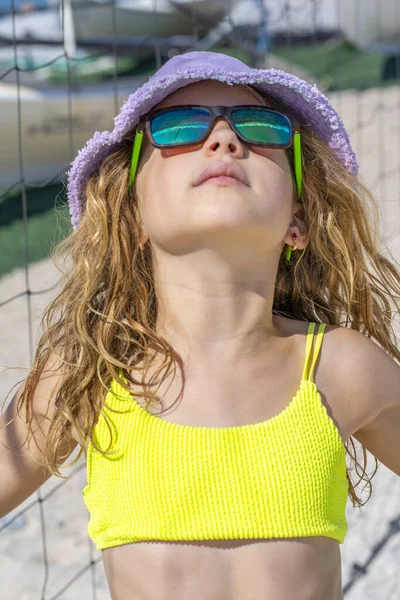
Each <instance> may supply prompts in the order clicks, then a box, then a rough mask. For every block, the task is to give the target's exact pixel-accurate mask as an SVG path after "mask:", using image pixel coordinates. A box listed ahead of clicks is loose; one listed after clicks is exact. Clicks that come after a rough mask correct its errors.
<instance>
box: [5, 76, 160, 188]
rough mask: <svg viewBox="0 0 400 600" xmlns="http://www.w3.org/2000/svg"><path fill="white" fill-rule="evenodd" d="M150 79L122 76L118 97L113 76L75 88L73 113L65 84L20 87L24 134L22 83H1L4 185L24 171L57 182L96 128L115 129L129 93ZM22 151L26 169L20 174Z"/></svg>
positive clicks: (36, 180)
mask: <svg viewBox="0 0 400 600" xmlns="http://www.w3.org/2000/svg"><path fill="white" fill-rule="evenodd" d="M147 80H148V75H143V76H141V77H139V76H138V77H134V78H129V79H128V78H125V79H123V80H120V81H119V82H118V87H117V91H118V95H117V101H116V102H115V97H114V94H115V89H114V85H113V83H112V81H107V82H101V83H99V84H96V85H93V86H88V85H87V84H86V85H85V87H82V88H81V89H80V90H79V89H78V90H76V89H72V90H71V107H72V114H71V115H70V114H69V110H68V96H67V93H66V90H65V89H59V90H57V89H51V88H50V89H40V88H36V89H35V88H33V87H27V86H20V100H21V103H20V105H21V136H19V131H18V102H17V93H18V88H17V86H16V85H15V84H9V83H0V107H1V127H0V138H1V144H0V187H2V188H4V187H5V188H8V187H10V186H12V185H13V184H15V183H17V182H18V181H19V180H20V179H21V177H22V176H23V177H24V179H25V182H26V183H27V184H32V185H35V184H36V185H37V184H44V183H45V182H46V181H48V180H50V179H52V178H54V182H58V181H59V179H60V178H61V179H65V178H64V177H63V174H64V173H65V172H66V170H68V166H69V164H70V162H71V161H72V160H73V158H74V157H75V156H76V154H77V153H78V150H80V149H81V148H82V147H83V146H84V145H85V143H86V141H87V140H88V139H89V138H90V137H92V135H93V133H94V132H95V131H103V130H108V131H111V130H112V129H113V127H114V123H113V119H114V116H115V114H116V110H117V112H118V111H119V110H120V108H121V106H122V104H123V102H124V101H125V100H127V98H128V96H129V94H131V93H133V92H134V91H135V90H136V89H137V88H138V87H139V86H141V85H143V84H144V83H145V82H146V81H147ZM116 105H117V106H116ZM70 129H71V131H72V139H71V147H70V134H69V132H70ZM19 137H21V140H22V143H21V148H19ZM19 151H21V154H22V165H23V174H21V173H20V167H19Z"/></svg>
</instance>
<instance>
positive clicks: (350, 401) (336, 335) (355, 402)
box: [289, 321, 399, 439]
mask: <svg viewBox="0 0 400 600" xmlns="http://www.w3.org/2000/svg"><path fill="white" fill-rule="evenodd" d="M317 325H318V324H317ZM308 326H309V323H308V322H305V321H292V323H291V324H290V326H289V327H291V328H292V329H291V331H292V333H294V334H296V337H297V338H298V342H299V345H298V351H299V353H300V354H299V357H300V358H301V357H303V356H304V348H305V339H306V336H307V331H308ZM317 331H318V326H316V327H315V328H314V336H315V335H316V333H317ZM382 362H384V363H385V365H386V369H387V370H388V371H387V372H389V370H390V369H394V368H397V369H399V367H398V366H397V365H396V363H395V361H394V360H393V359H391V358H390V357H389V356H388V355H387V354H386V353H385V352H384V351H383V350H382V349H381V348H380V347H379V346H378V345H377V344H376V343H375V342H374V341H372V340H371V339H370V338H368V337H367V336H366V335H364V334H363V333H361V332H359V331H357V330H355V329H350V328H347V327H343V326H341V325H331V324H328V323H327V324H326V327H325V330H324V336H323V340H322V345H321V348H320V352H319V356H318V360H317V363H316V371H315V374H314V376H315V383H316V385H317V388H318V390H319V391H320V392H321V393H322V399H323V401H324V400H325V402H326V404H327V406H329V407H330V408H331V409H332V410H333V412H334V413H335V414H336V415H337V419H338V421H340V423H342V427H343V430H344V429H345V430H346V432H347V433H348V434H350V435H354V434H355V432H357V431H358V430H359V429H360V428H361V427H362V426H363V425H365V424H366V423H368V422H370V421H371V420H372V419H373V418H374V416H375V415H376V414H377V413H378V412H379V410H382V407H381V406H380V405H381V404H382V400H380V398H382V394H378V393H377V392H376V389H377V385H378V384H377V381H378V380H379V379H380V377H379V376H378V368H377V366H378V365H380V367H379V368H380V369H382ZM347 437H348V436H346V439H347Z"/></svg>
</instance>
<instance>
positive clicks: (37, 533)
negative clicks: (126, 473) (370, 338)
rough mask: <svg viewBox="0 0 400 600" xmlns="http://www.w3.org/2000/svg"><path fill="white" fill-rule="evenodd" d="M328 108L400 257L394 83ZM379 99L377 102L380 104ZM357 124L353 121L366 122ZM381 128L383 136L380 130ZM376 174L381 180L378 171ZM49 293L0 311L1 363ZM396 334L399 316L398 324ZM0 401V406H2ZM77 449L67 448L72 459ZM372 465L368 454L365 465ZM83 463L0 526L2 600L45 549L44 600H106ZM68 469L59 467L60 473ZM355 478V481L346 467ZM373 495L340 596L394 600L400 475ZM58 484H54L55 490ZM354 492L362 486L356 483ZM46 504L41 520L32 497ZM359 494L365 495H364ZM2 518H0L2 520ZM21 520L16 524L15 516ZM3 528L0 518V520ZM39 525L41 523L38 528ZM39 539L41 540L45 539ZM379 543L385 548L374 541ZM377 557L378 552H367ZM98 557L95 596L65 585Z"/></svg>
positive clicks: (21, 590) (24, 355)
mask: <svg viewBox="0 0 400 600" xmlns="http://www.w3.org/2000/svg"><path fill="white" fill-rule="evenodd" d="M331 98H332V101H333V103H334V105H335V108H336V109H337V110H338V112H339V114H340V115H341V117H342V119H343V121H344V123H345V125H346V127H347V128H348V130H349V132H350V137H351V140H352V144H353V148H354V150H355V152H356V154H357V156H358V161H359V163H360V165H361V174H362V175H363V176H364V177H366V179H367V181H368V183H369V184H370V185H371V186H372V189H373V191H374V193H375V194H376V196H377V198H378V200H379V204H380V209H381V215H382V223H381V240H382V243H383V244H387V248H388V250H389V251H390V252H391V254H392V256H393V257H395V258H396V260H397V261H399V256H400V253H399V251H400V232H399V225H400V171H399V163H400V144H399V115H400V112H399V109H398V107H399V105H400V104H399V100H400V87H392V88H387V89H386V90H384V91H383V92H382V91H381V90H376V91H375V90H371V91H367V92H365V93H353V92H345V93H340V94H339V93H338V94H333V95H331ZM379 102H381V103H382V104H383V106H384V108H383V109H379V108H378V103H379ZM364 121H365V124H364V125H363V126H362V127H358V126H357V123H358V122H364ZM382 131H383V134H382ZM380 173H381V181H380V183H379V174H380ZM59 277H60V274H59V273H58V271H56V269H55V268H54V266H53V264H52V262H51V260H50V259H47V260H43V261H41V262H40V263H36V264H31V265H29V286H30V288H31V290H32V292H36V291H40V290H43V289H46V288H50V287H51V286H53V285H55V283H56V282H57V281H58V280H59ZM25 289H26V281H25V272H24V271H23V270H19V269H18V270H15V271H14V272H13V273H11V274H10V275H7V276H6V277H4V278H3V279H2V280H0V303H1V302H3V301H4V300H5V299H7V298H11V297H12V296H14V295H16V294H18V293H21V292H23V291H24V290H25ZM55 294H56V291H52V292H48V293H46V294H43V295H37V296H35V295H33V296H31V306H30V307H29V304H28V300H29V298H28V297H27V296H26V295H25V296H22V297H20V298H18V299H16V300H14V301H12V302H10V303H8V304H6V305H5V306H4V307H2V308H1V309H0V326H1V327H0V330H1V343H0V363H1V364H2V365H9V366H14V365H18V366H22V367H26V368H29V366H30V365H31V361H32V358H33V354H34V349H35V348H36V343H37V340H38V337H37V332H38V327H39V323H40V318H41V316H42V314H43V311H44V308H45V306H46V305H47V304H48V303H49V301H50V300H51V298H53V297H54V295H55ZM29 311H31V318H32V325H33V331H32V332H31V333H32V336H33V340H32V347H31V346H30V343H31V342H30V338H29V333H30V332H29V328H28V314H29ZM395 331H396V333H397V335H399V328H398V321H397V325H396V329H395ZM25 377H26V373H25V372H12V371H11V372H3V373H2V374H1V377H0V391H1V399H2V402H3V401H4V400H5V398H6V395H7V394H9V397H8V400H7V402H6V404H7V403H8V401H10V400H11V398H12V396H13V392H12V390H11V388H12V386H13V385H14V384H16V383H18V382H19V381H20V380H23V379H25ZM3 410H4V407H3V406H2V407H1V409H0V412H3ZM76 454H77V451H75V452H74V453H73V455H72V456H73V457H74V456H76ZM357 457H358V460H359V462H362V453H361V446H360V445H357ZM373 466H374V461H373V459H372V456H371V455H370V454H369V463H368V467H369V468H368V472H369V473H371V471H372V468H373ZM77 468H80V470H79V471H78V472H77V473H76V474H75V475H74V477H73V479H72V480H70V481H64V480H60V479H57V478H55V477H53V478H51V479H50V480H49V481H47V482H46V484H44V485H43V486H42V487H41V488H40V492H35V493H34V494H33V495H32V496H31V497H30V498H28V499H27V500H26V501H25V502H24V503H23V504H22V505H21V506H20V507H19V508H18V509H16V510H15V511H13V512H12V513H10V515H9V517H12V516H14V515H15V514H17V513H18V512H20V511H21V510H22V509H23V508H26V507H28V506H30V505H31V504H33V506H32V507H31V508H30V509H29V510H28V511H27V513H26V515H25V523H24V522H22V527H21V528H18V529H10V528H7V529H4V530H3V531H2V532H1V533H0V557H1V563H0V565H1V566H0V598H2V599H4V600H36V599H37V600H39V598H42V595H41V592H42V587H43V583H44V581H45V577H46V571H45V567H44V564H45V556H46V554H47V561H48V565H49V566H48V581H47V588H46V591H45V593H44V594H43V597H44V598H46V599H50V598H53V596H55V595H56V593H57V592H59V591H60V590H61V589H62V588H63V587H64V586H66V587H67V590H66V591H65V592H63V593H62V594H60V595H59V596H58V597H59V598H61V599H62V600H76V598H79V599H81V598H82V599H85V600H86V599H89V598H92V597H93V598H95V597H96V598H97V600H109V598H110V595H109V591H108V585H107V582H106V579H105V574H104V567H103V565H102V563H101V553H100V552H97V551H96V549H95V547H94V544H93V543H92V542H91V540H90V539H89V538H88V536H87V522H88V513H87V511H86V507H85V505H84V502H83V499H82V496H81V490H82V488H83V487H84V486H85V485H86V473H85V468H84V457H82V458H81V460H80V462H79V465H78V467H74V469H77ZM70 473H71V470H69V471H64V475H68V474H70ZM351 476H352V480H353V482H356V481H357V476H356V473H355V471H354V470H353V471H352V475H351ZM372 484H373V495H372V499H371V500H370V501H369V502H368V503H367V505H366V506H365V507H364V508H363V509H362V510H361V513H360V511H359V510H355V509H353V508H352V505H351V502H348V505H347V519H348V523H349V532H348V535H347V537H346V540H345V543H344V544H343V545H342V546H341V552H342V574H343V587H344V588H345V587H346V586H347V585H348V584H349V582H350V581H351V579H352V577H353V573H352V566H353V564H354V563H358V565H365V563H366V562H367V561H368V560H369V561H370V564H369V566H368V568H367V571H366V574H365V575H362V577H361V578H360V579H359V580H358V581H357V582H355V583H354V585H353V586H352V587H351V589H349V591H348V593H346V594H345V598H348V599H349V600H367V599H371V600H395V599H399V598H400V571H399V563H400V535H399V534H397V535H396V534H395V533H393V534H392V535H391V536H388V540H387V542H386V543H385V542H384V539H385V537H386V536H387V534H388V531H389V528H390V521H391V519H399V518H400V478H399V477H397V476H396V475H394V474H393V473H392V472H391V471H389V470H388V469H387V468H386V467H384V466H383V465H381V466H380V467H379V470H378V473H377V475H376V476H375V477H374V478H373V481H372ZM59 486H60V488H59V489H58V490H57V488H58V487H59ZM357 490H358V493H359V494H361V488H360V486H358V488H357ZM52 492H54V494H53V495H51V496H50V494H51V493H52ZM39 495H40V498H42V499H44V498H45V497H46V496H47V495H49V497H48V498H46V499H45V501H44V502H43V504H42V506H43V515H44V519H43V522H42V521H41V512H40V510H39V509H40V504H39V503H38V502H37V500H38V498H39ZM363 497H364V499H366V494H364V496H363ZM4 521H5V520H3V524H4ZM20 525H21V523H20ZM0 527H1V521H0ZM42 527H43V529H42ZM43 540H45V543H44V541H43ZM380 542H383V545H382V548H380V549H376V550H375V551H374V548H375V547H376V546H377V545H378V544H379V543H380ZM374 554H375V555H376V556H375V557H374V558H373V556H374ZM91 559H94V560H99V559H100V562H98V563H97V564H96V571H97V577H96V580H97V596H94V595H92V572H91V569H90V568H88V569H87V570H86V571H85V572H84V574H83V575H81V576H80V577H79V578H78V579H77V580H76V581H75V582H74V583H72V584H71V585H70V586H68V585H67V584H68V582H70V581H71V580H72V579H73V578H74V577H76V576H77V574H78V573H79V572H80V571H82V570H83V569H84V568H85V567H88V566H89V564H90V560H91Z"/></svg>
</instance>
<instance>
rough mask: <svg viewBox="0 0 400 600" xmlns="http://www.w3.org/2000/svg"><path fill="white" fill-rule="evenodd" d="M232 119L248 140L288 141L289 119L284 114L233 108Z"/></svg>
mask: <svg viewBox="0 0 400 600" xmlns="http://www.w3.org/2000/svg"><path fill="white" fill-rule="evenodd" d="M232 119H233V122H234V123H235V125H236V127H237V128H238V130H239V132H240V133H241V134H242V136H243V137H245V138H246V139H248V140H249V141H253V142H261V143H263V142H264V143H266V144H277V145H281V144H288V143H289V141H290V129H291V127H290V121H289V119H288V118H287V117H285V116H284V115H280V114H277V113H273V112H267V111H266V110H259V109H257V108H249V109H247V108H246V109H239V110H235V112H233V113H232Z"/></svg>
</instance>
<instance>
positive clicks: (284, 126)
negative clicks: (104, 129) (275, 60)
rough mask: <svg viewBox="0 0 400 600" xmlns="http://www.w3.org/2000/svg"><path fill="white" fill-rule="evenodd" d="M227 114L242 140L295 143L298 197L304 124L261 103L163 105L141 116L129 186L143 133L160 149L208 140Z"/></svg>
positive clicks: (286, 145)
mask: <svg viewBox="0 0 400 600" xmlns="http://www.w3.org/2000/svg"><path fill="white" fill-rule="evenodd" d="M219 116H223V117H225V119H226V120H227V121H228V123H229V125H230V126H231V128H232V129H233V130H234V131H235V133H236V135H237V136H238V138H239V139H240V140H242V142H244V143H247V144H251V145H252V146H260V147H263V148H276V149H286V148H289V147H290V146H291V145H292V143H293V148H294V167H295V178H296V186H297V196H298V198H300V194H301V186H302V161H301V146H300V124H299V122H298V121H297V120H296V119H295V118H293V117H292V116H289V115H286V114H284V113H282V112H280V111H278V110H274V109H272V108H266V107H263V106H259V105H256V106H254V105H248V104H246V105H240V106H204V105H197V104H190V105H180V106H173V107H172V108H160V109H158V110H155V111H153V112H152V113H151V114H148V115H144V116H142V117H141V118H140V119H139V123H138V126H137V131H136V135H135V142H134V145H133V150H132V159H131V169H130V175H129V189H130V188H131V186H132V184H133V181H134V179H135V175H136V170H137V165H138V161H139V153H140V148H141V145H142V139H143V134H144V132H145V131H146V133H147V136H148V138H149V140H150V142H151V143H152V145H153V146H155V147H156V148H178V147H179V146H190V145H192V144H200V143H202V142H204V141H205V140H206V139H207V137H208V135H209V134H210V132H211V130H212V128H213V125H214V123H215V120H216V119H217V117H219Z"/></svg>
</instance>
